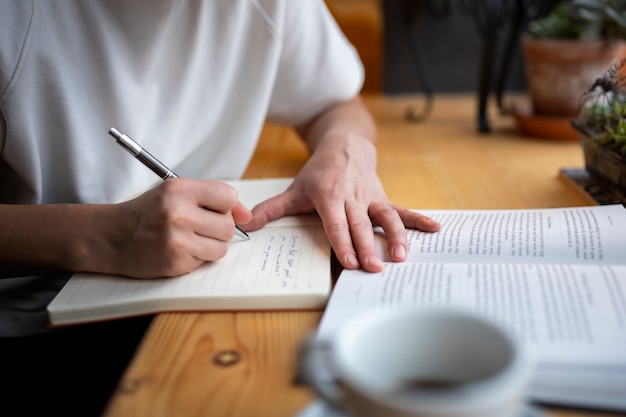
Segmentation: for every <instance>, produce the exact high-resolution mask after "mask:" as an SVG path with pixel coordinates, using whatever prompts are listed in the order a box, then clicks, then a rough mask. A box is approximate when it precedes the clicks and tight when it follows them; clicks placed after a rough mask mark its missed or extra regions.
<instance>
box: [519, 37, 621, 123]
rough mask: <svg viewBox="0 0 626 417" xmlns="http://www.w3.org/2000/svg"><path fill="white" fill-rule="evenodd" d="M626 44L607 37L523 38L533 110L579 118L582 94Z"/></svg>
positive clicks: (540, 112)
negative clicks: (581, 38)
mask: <svg viewBox="0 0 626 417" xmlns="http://www.w3.org/2000/svg"><path fill="white" fill-rule="evenodd" d="M625 46H626V43H624V42H623V41H612V42H608V41H604V40H546V39H534V38H531V37H529V36H527V35H525V36H523V37H522V52H523V56H524V61H525V69H526V82H527V87H528V92H529V94H530V97H531V100H532V105H533V112H534V113H535V114H537V115H543V116H559V117H572V118H574V117H576V116H577V115H578V105H579V101H580V98H581V96H582V95H583V94H584V93H585V92H586V91H587V90H588V89H589V87H591V85H592V84H593V82H594V81H595V80H596V79H597V78H598V77H600V76H602V74H603V73H604V72H606V70H608V69H609V68H610V67H611V65H612V64H613V63H615V62H616V61H618V60H619V59H621V58H622V57H623V56H625V51H626V47H625Z"/></svg>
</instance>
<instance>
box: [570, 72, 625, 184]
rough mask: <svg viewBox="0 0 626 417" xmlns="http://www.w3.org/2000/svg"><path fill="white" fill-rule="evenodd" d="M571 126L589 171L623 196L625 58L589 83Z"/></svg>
mask: <svg viewBox="0 0 626 417" xmlns="http://www.w3.org/2000/svg"><path fill="white" fill-rule="evenodd" d="M572 125H573V126H574V128H576V130H578V131H579V132H580V144H581V146H582V149H583V155H584V158H585V168H586V170H587V172H588V174H589V175H591V176H592V177H594V178H596V179H598V180H600V182H601V183H604V184H606V185H608V187H609V188H611V189H613V190H614V191H616V192H617V193H618V194H620V195H623V196H626V61H622V62H620V63H619V64H614V65H613V66H612V67H611V68H610V69H608V70H607V71H606V72H605V73H604V74H603V75H602V76H601V77H599V78H598V79H597V80H596V81H595V82H594V83H593V84H591V86H590V87H589V88H588V89H587V91H586V94H584V95H583V96H582V99H581V101H580V107H579V114H578V118H577V119H575V120H574V121H573V122H572Z"/></svg>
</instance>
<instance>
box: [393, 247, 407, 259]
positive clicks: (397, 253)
mask: <svg viewBox="0 0 626 417" xmlns="http://www.w3.org/2000/svg"><path fill="white" fill-rule="evenodd" d="M393 257H394V258H395V259H401V260H404V259H405V258H406V248H405V247H404V245H397V246H396V247H395V248H394V249H393Z"/></svg>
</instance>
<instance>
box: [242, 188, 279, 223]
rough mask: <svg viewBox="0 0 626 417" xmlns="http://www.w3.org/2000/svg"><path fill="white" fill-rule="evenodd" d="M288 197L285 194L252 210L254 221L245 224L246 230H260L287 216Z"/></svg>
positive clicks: (268, 200)
mask: <svg viewBox="0 0 626 417" xmlns="http://www.w3.org/2000/svg"><path fill="white" fill-rule="evenodd" d="M287 201H288V197H287V196H286V194H285V193H282V194H279V195H277V196H275V197H272V198H269V199H267V200H265V201H263V202H261V203H259V204H257V205H256V206H255V207H254V208H253V209H252V219H251V220H250V221H249V222H248V223H246V224H245V229H246V230H248V231H253V230H257V229H260V228H261V227H263V226H265V225H266V224H267V223H269V222H271V221H272V220H276V219H279V218H281V217H283V216H285V215H287V214H288V213H287Z"/></svg>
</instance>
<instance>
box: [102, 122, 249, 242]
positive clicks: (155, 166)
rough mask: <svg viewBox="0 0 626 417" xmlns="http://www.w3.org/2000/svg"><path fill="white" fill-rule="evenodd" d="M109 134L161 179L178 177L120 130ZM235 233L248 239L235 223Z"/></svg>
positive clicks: (110, 130)
mask: <svg viewBox="0 0 626 417" xmlns="http://www.w3.org/2000/svg"><path fill="white" fill-rule="evenodd" d="M109 134H110V135H111V136H113V137H114V138H115V139H116V140H117V143H119V144H120V145H122V147H123V148H124V149H126V150H127V151H128V152H130V154H131V155H133V156H134V157H135V158H137V159H138V160H140V161H141V162H142V163H143V164H144V165H145V166H147V167H148V168H150V169H151V170H152V171H153V172H154V173H155V174H157V175H158V176H159V177H161V178H162V179H164V180H166V179H168V178H178V175H177V174H176V173H175V172H174V171H172V170H171V169H169V168H168V167H167V166H165V165H164V164H163V163H162V162H161V161H159V160H158V159H156V158H155V157H154V156H152V154H151V153H150V152H148V151H147V150H146V149H144V148H142V147H141V145H139V144H138V143H137V142H135V141H134V140H133V139H131V138H130V136H128V135H126V134H124V133H122V132H120V131H119V130H117V129H116V128H114V127H112V128H111V129H109ZM235 233H236V234H237V236H239V237H240V238H242V239H246V240H248V239H250V236H248V234H247V233H246V232H244V231H243V230H241V229H240V228H239V226H237V225H235Z"/></svg>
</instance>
